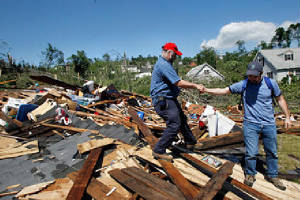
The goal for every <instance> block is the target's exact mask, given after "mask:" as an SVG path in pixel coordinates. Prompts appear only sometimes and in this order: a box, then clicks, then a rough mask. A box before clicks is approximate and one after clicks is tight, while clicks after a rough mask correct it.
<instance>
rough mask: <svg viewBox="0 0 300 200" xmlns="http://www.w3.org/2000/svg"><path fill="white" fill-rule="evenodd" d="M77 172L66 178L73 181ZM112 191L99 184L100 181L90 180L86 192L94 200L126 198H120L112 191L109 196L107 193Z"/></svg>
mask: <svg viewBox="0 0 300 200" xmlns="http://www.w3.org/2000/svg"><path fill="white" fill-rule="evenodd" d="M78 174H79V172H72V173H70V174H68V177H69V178H70V179H71V180H73V181H75V180H76V177H77V176H78ZM111 190H112V189H111V188H109V187H108V186H106V185H105V184H103V183H101V182H100V181H97V179H95V178H93V177H92V178H91V181H90V182H89V184H88V186H87V188H86V192H87V193H88V194H89V195H90V196H91V197H93V198H94V199H96V200H102V199H107V200H123V199H124V200H125V199H126V198H124V197H122V195H121V194H120V193H119V192H117V191H114V192H112V193H110V194H109V192H110V191H111ZM108 194H109V195H108Z"/></svg>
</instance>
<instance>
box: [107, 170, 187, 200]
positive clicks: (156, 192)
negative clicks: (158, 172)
mask: <svg viewBox="0 0 300 200" xmlns="http://www.w3.org/2000/svg"><path fill="white" fill-rule="evenodd" d="M109 174H110V175H111V176H112V177H113V178H115V179H116V180H118V181H119V182H121V183H122V184H124V185H126V186H127V187H128V188H130V189H131V190H133V191H134V192H136V193H138V194H139V195H140V196H142V197H144V198H146V199H166V200H177V199H178V200H179V199H185V198H184V196H183V195H182V193H181V192H180V191H179V190H178V189H177V187H176V186H175V185H173V184H171V183H168V182H167V181H164V180H161V179H160V178H158V177H156V176H153V175H151V174H148V173H147V172H145V171H143V170H142V169H139V168H136V167H129V168H124V169H121V170H120V169H116V170H112V171H110V172H109Z"/></svg>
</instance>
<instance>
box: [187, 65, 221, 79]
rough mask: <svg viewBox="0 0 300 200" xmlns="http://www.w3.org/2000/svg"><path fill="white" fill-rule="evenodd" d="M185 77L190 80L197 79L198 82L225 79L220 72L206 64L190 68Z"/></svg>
mask: <svg viewBox="0 0 300 200" xmlns="http://www.w3.org/2000/svg"><path fill="white" fill-rule="evenodd" d="M186 75H187V76H188V77H189V78H191V79H192V80H194V79H198V80H208V81H209V80H211V79H218V80H224V79H225V77H224V76H223V75H222V74H221V73H220V72H218V71H217V70H216V69H214V68H213V67H212V66H210V65H209V64H208V63H204V64H202V65H198V66H197V67H194V68H192V69H191V70H190V71H189V72H188V73H187V74H186Z"/></svg>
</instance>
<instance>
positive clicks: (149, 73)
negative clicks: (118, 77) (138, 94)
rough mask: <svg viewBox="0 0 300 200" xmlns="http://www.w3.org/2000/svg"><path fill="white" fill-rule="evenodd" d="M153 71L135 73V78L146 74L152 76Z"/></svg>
mask: <svg viewBox="0 0 300 200" xmlns="http://www.w3.org/2000/svg"><path fill="white" fill-rule="evenodd" d="M151 75H152V73H151V72H143V73H139V74H137V75H135V78H136V79H138V78H143V77H145V76H151Z"/></svg>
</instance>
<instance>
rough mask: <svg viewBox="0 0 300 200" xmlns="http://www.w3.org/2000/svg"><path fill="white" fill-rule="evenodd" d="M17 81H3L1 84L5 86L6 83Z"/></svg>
mask: <svg viewBox="0 0 300 200" xmlns="http://www.w3.org/2000/svg"><path fill="white" fill-rule="evenodd" d="M16 81H17V80H9V81H2V82H0V85H4V84H6V83H11V82H16Z"/></svg>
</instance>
